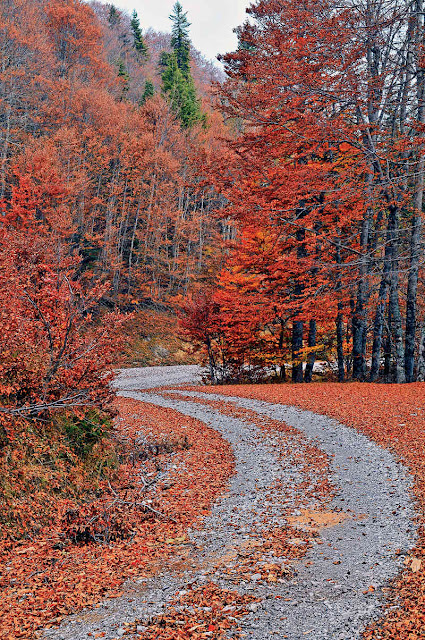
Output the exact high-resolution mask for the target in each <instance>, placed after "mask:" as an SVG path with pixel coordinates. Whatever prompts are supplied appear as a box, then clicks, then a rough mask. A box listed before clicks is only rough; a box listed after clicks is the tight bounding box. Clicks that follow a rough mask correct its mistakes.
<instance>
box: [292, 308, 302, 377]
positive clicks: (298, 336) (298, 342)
mask: <svg viewBox="0 0 425 640" xmlns="http://www.w3.org/2000/svg"><path fill="white" fill-rule="evenodd" d="M303 330H304V326H303V323H302V322H301V321H300V320H296V321H295V322H294V323H293V325H292V361H293V364H292V382H302V381H303V363H302V362H296V361H297V360H298V358H299V352H300V351H301V350H302V348H303Z"/></svg>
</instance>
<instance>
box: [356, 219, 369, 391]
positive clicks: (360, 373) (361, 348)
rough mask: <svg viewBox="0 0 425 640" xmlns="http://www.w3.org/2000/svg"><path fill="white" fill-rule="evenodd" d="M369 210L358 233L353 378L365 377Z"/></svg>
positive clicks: (363, 378) (361, 378) (362, 378)
mask: <svg viewBox="0 0 425 640" xmlns="http://www.w3.org/2000/svg"><path fill="white" fill-rule="evenodd" d="M370 219H371V211H370V210H368V211H366V212H365V214H364V217H363V221H362V228H361V234H360V246H361V248H362V250H363V252H364V253H363V255H362V258H361V264H360V281H359V285H358V288H357V298H356V306H355V309H354V317H353V378H354V380H360V381H362V380H365V379H366V331H367V316H366V297H367V281H366V276H367V269H368V267H367V263H368V259H367V248H368V243H369V228H370Z"/></svg>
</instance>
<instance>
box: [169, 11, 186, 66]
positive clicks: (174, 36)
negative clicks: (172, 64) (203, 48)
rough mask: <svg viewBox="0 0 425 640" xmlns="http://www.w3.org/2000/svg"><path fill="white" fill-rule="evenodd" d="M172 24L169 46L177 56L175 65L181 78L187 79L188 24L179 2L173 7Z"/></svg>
mask: <svg viewBox="0 0 425 640" xmlns="http://www.w3.org/2000/svg"><path fill="white" fill-rule="evenodd" d="M170 20H171V21H172V23H173V27H172V30H171V46H172V48H173V49H174V51H175V53H176V56H177V65H178V67H179V69H180V71H181V72H182V74H183V76H184V77H185V78H187V77H188V76H189V75H190V38H189V27H190V22H189V20H188V19H187V12H186V13H185V12H184V11H183V7H182V6H181V4H180V2H178V1H177V2H176V3H175V5H174V7H173V13H172V14H171V15H170Z"/></svg>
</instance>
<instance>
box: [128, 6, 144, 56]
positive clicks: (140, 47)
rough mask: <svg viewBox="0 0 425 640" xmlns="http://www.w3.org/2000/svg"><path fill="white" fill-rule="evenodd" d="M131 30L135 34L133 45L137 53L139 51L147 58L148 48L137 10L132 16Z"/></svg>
mask: <svg viewBox="0 0 425 640" xmlns="http://www.w3.org/2000/svg"><path fill="white" fill-rule="evenodd" d="M130 26H131V32H132V34H133V47H134V48H135V49H136V51H137V53H139V54H140V55H141V56H143V57H144V58H147V55H148V48H147V46H146V43H145V41H144V38H143V35H142V30H141V28H140V20H139V18H138V16H137V12H136V11H133V15H132V17H131V22H130Z"/></svg>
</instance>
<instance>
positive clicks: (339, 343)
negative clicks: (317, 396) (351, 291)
mask: <svg viewBox="0 0 425 640" xmlns="http://www.w3.org/2000/svg"><path fill="white" fill-rule="evenodd" d="M341 311H342V303H341V302H338V312H339V313H338V315H337V317H336V351H337V357H338V382H344V380H345V366H344V319H343V316H342V313H341Z"/></svg>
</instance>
